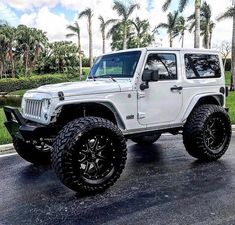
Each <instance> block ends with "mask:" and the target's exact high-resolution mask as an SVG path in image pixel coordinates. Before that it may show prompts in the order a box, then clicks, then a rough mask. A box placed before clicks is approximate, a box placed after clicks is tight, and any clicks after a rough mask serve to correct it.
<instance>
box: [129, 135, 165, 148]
mask: <svg viewBox="0 0 235 225" xmlns="http://www.w3.org/2000/svg"><path fill="white" fill-rule="evenodd" d="M160 137H161V134H158V133H156V134H152V135H143V136H139V137H135V138H132V139H131V140H132V141H133V142H135V143H137V144H139V145H151V144H153V143H154V142H156V141H157V140H158V139H159V138H160Z"/></svg>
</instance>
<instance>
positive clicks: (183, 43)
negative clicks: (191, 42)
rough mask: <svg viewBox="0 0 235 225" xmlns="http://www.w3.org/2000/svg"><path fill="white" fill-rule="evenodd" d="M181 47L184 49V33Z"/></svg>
mask: <svg viewBox="0 0 235 225" xmlns="http://www.w3.org/2000/svg"><path fill="white" fill-rule="evenodd" d="M181 47H182V48H183V47H184V33H183V34H182V43H181Z"/></svg>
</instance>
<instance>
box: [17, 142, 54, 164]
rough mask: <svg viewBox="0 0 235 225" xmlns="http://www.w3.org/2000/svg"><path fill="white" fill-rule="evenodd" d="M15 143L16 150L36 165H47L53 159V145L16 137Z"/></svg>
mask: <svg viewBox="0 0 235 225" xmlns="http://www.w3.org/2000/svg"><path fill="white" fill-rule="evenodd" d="M13 145H14V148H15V150H16V152H17V153H18V154H19V155H20V156H21V157H22V158H23V159H25V160H26V161H28V162H30V163H33V164H36V165H47V164H50V161H51V147H50V146H47V145H44V146H41V145H34V144H32V143H30V142H29V143H27V142H25V141H23V140H21V139H18V138H14V139H13Z"/></svg>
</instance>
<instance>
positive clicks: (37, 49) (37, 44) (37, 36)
mask: <svg viewBox="0 0 235 225" xmlns="http://www.w3.org/2000/svg"><path fill="white" fill-rule="evenodd" d="M32 36H33V38H34V40H33V46H32V47H34V56H33V60H32V62H31V65H30V72H29V73H31V72H32V70H33V69H34V67H35V64H36V62H37V61H38V57H39V55H40V53H41V51H42V49H43V48H44V47H45V45H46V44H47V42H48V38H47V36H46V32H44V31H42V30H39V29H36V28H32Z"/></svg>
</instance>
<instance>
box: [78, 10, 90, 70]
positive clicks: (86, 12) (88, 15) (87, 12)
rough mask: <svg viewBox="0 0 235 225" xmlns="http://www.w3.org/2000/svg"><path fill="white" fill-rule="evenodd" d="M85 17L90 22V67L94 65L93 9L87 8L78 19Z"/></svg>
mask: <svg viewBox="0 0 235 225" xmlns="http://www.w3.org/2000/svg"><path fill="white" fill-rule="evenodd" d="M82 17H85V18H87V20H88V35H89V59H90V67H92V65H93V39H92V17H93V11H92V9H91V8H87V9H85V10H84V11H82V12H81V13H80V14H79V16H78V18H82Z"/></svg>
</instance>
